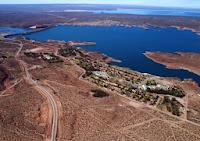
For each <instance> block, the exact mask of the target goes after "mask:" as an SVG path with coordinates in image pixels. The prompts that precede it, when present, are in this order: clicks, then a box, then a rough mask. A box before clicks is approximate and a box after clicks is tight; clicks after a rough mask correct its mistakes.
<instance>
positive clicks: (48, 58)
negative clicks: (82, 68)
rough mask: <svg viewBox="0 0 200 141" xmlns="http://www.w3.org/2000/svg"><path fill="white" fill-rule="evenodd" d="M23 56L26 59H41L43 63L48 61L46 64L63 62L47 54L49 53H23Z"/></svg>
mask: <svg viewBox="0 0 200 141" xmlns="http://www.w3.org/2000/svg"><path fill="white" fill-rule="evenodd" d="M24 55H26V56H27V57H33V58H39V57H41V59H43V60H44V61H48V63H62V62H63V60H62V59H61V58H60V57H58V56H56V55H54V54H49V53H44V54H42V53H33V52H28V53H27V52H25V53H24Z"/></svg>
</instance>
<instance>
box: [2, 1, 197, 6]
mask: <svg viewBox="0 0 200 141" xmlns="http://www.w3.org/2000/svg"><path fill="white" fill-rule="evenodd" d="M52 3H56V4H58V3H70V4H78V3H81V4H128V5H145V6H162V7H188V8H200V0H0V4H52Z"/></svg>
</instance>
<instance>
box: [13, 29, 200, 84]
mask: <svg viewBox="0 0 200 141" xmlns="http://www.w3.org/2000/svg"><path fill="white" fill-rule="evenodd" d="M12 37H13V36H11V37H10V38H12ZM25 37H28V38H30V39H35V40H39V41H47V40H48V39H53V40H64V41H70V40H79V41H91V42H96V43H97V45H96V46H82V47H83V48H85V49H87V50H90V51H99V52H101V53H105V54H107V55H109V56H111V57H114V58H116V59H119V60H121V61H122V63H112V64H115V65H119V66H122V67H129V68H131V69H133V70H136V71H140V72H146V73H151V74H154V75H158V76H164V77H179V78H181V79H184V78H192V79H194V80H195V81H197V82H198V83H199V84H200V77H199V76H198V75H196V74H193V73H190V72H188V71H185V70H171V69H166V68H165V66H163V65H160V64H157V63H155V62H153V61H151V60H150V59H148V58H146V57H145V56H144V55H143V53H144V52H145V51H162V52H171V53H174V52H177V51H181V52H197V53H200V36H198V35H197V34H196V33H194V32H192V31H189V30H184V31H179V30H177V29H176V28H156V29H154V30H145V29H143V28H140V27H131V28H127V27H122V26H113V27H91V26H84V27H80V26H56V27H52V28H50V29H47V30H44V31H41V32H36V33H32V34H29V35H25Z"/></svg>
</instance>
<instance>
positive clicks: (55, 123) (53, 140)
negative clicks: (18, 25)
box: [15, 41, 58, 141]
mask: <svg viewBox="0 0 200 141" xmlns="http://www.w3.org/2000/svg"><path fill="white" fill-rule="evenodd" d="M20 42H21V41H20ZM22 48H23V43H22V42H21V43H20V49H19V50H18V51H17V53H16V54H15V58H16V60H18V61H19V62H20V63H21V65H22V66H23V67H24V70H25V72H26V76H27V78H28V80H29V81H30V82H31V83H33V84H34V85H35V86H36V87H37V88H38V89H40V90H41V91H42V92H43V93H44V94H45V96H46V97H47V98H48V99H49V100H50V102H51V105H52V108H53V123H52V131H51V141H56V136H57V128H58V108H57V104H56V102H55V100H54V98H53V96H52V95H51V94H50V93H49V92H48V91H47V90H46V89H45V88H44V87H42V86H40V85H39V84H38V83H37V82H36V81H34V80H33V79H32V77H31V75H30V73H29V71H28V69H27V66H26V64H25V63H24V61H22V60H20V59H18V56H19V54H20V52H21V50H22Z"/></svg>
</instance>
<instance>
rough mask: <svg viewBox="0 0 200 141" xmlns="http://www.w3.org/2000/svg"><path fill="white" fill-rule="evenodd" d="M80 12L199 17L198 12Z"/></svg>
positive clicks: (143, 10) (132, 10)
mask: <svg viewBox="0 0 200 141" xmlns="http://www.w3.org/2000/svg"><path fill="white" fill-rule="evenodd" d="M80 12H92V13H95V14H100V13H108V14H136V15H171V16H192V17H200V11H167V10H165V11H164V10H162V11H161V10H146V9H121V10H87V11H80Z"/></svg>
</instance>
